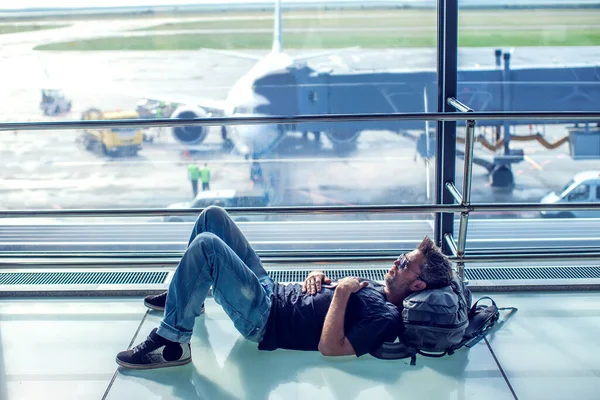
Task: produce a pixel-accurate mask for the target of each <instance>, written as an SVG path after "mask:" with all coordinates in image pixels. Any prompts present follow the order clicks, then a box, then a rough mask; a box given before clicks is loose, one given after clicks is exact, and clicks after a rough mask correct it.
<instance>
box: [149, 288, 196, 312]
mask: <svg viewBox="0 0 600 400" xmlns="http://www.w3.org/2000/svg"><path fill="white" fill-rule="evenodd" d="M167 293H169V292H164V293H161V294H156V295H151V296H146V297H145V298H144V305H145V306H146V307H148V308H149V309H151V310H156V311H165V304H167ZM202 313H204V304H202V310H201V311H200V314H202Z"/></svg>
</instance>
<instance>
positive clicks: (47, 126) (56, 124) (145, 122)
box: [0, 100, 600, 132]
mask: <svg viewBox="0 0 600 400" xmlns="http://www.w3.org/2000/svg"><path fill="white" fill-rule="evenodd" d="M456 102H457V100H454V103H452V104H457V103H456ZM462 106H464V105H462ZM464 107H466V106H464ZM499 119H505V120H512V121H530V120H532V119H534V120H535V119H537V120H548V121H553V120H554V121H563V120H571V121H574V122H577V121H598V120H600V112H583V111H582V112H578V111H565V112H475V111H473V112H470V113H469V115H468V116H467V115H465V114H458V113H443V112H442V113H440V112H430V113H422V112H420V113H393V114H327V115H297V116H277V117H214V118H177V119H170V118H162V119H137V120H131V119H121V120H110V121H108V120H102V121H100V120H99V121H94V120H86V121H76V120H75V121H39V122H2V123H0V132H2V131H23V130H27V131H45V130H56V129H70V130H73V129H86V128H119V127H136V128H151V127H169V126H193V125H198V126H221V125H263V124H265V125H267V124H299V123H305V122H340V121H345V122H352V121H466V120H479V121H485V120H499Z"/></svg>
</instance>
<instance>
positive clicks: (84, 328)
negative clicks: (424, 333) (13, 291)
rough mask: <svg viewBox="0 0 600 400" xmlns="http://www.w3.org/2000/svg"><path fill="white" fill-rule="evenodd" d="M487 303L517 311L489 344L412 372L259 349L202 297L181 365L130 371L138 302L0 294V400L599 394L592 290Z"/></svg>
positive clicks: (142, 322) (151, 315) (152, 315)
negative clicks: (125, 362)
mask: <svg viewBox="0 0 600 400" xmlns="http://www.w3.org/2000/svg"><path fill="white" fill-rule="evenodd" d="M481 295H482V294H480V293H475V294H474V297H476V298H478V297H479V296H481ZM493 296H494V298H495V299H496V300H497V301H498V303H499V305H500V306H516V307H518V308H519V311H518V312H517V313H515V314H514V315H513V316H512V317H511V318H510V319H509V320H508V322H506V323H505V324H504V325H502V326H501V327H500V328H498V329H496V330H495V331H494V332H492V333H491V334H490V335H489V336H488V340H489V345H490V346H489V347H488V345H487V344H486V343H485V342H480V343H479V344H478V345H476V346H475V347H473V348H472V349H470V350H461V351H459V352H457V353H456V354H454V355H453V356H448V357H444V358H441V359H431V358H424V357H420V358H418V359H417V365H416V366H410V365H409V362H408V361H407V360H397V361H381V360H377V359H374V358H372V357H371V356H363V357H361V358H359V359H356V358H354V357H343V358H337V359H326V358H324V357H322V356H321V355H320V354H319V353H317V352H293V351H284V350H277V351H273V352H263V351H259V350H258V349H257V347H256V344H253V343H251V342H247V341H245V340H243V339H241V337H240V336H239V334H238V333H237V332H236V331H235V329H234V328H233V325H232V324H231V322H230V321H229V320H228V319H227V316H226V315H225V314H224V312H223V311H222V310H221V308H220V307H219V306H218V305H216V304H215V303H214V301H213V300H212V299H210V300H207V304H206V306H207V313H206V314H205V315H203V316H201V317H199V318H198V319H197V322H196V328H195V332H194V337H193V340H192V354H193V359H194V362H193V364H189V365H187V366H183V367H175V368H167V369H163V370H155V371H135V372H130V371H126V370H122V369H118V368H117V365H116V364H115V361H114V357H115V355H116V354H117V352H119V351H120V350H124V349H126V348H127V347H128V346H129V345H130V344H131V343H132V342H133V343H134V344H137V343H139V342H140V341H141V340H142V339H143V338H145V337H146V335H147V334H148V333H149V332H150V330H151V329H152V328H153V327H155V326H156V325H157V324H158V322H159V321H160V318H161V315H160V313H156V312H154V311H152V312H147V311H146V309H145V308H144V306H143V305H142V303H141V299H138V298H118V299H117V298H103V299H97V298H79V299H74V298H64V299H0V340H1V346H0V399H19V400H23V399H102V398H107V399H126V400H135V399H196V398H198V399H210V400H213V399H214V400H219V399H286V400H287V399H319V400H321V399H378V400H379V399H400V398H401V399H412V398H418V399H484V398H485V399H514V398H518V399H577V400H583V399H598V398H600V397H599V395H598V391H599V390H600V346H599V345H598V339H597V335H598V333H599V332H600V294H599V293H580V292H578V293H521V294H497V295H493ZM503 316H504V317H505V316H506V315H505V314H503ZM503 373H504V374H503Z"/></svg>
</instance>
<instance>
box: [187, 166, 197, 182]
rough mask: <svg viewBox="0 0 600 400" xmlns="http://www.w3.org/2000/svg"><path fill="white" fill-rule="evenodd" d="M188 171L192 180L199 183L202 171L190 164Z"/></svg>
mask: <svg viewBox="0 0 600 400" xmlns="http://www.w3.org/2000/svg"><path fill="white" fill-rule="evenodd" d="M188 171H189V173H190V179H191V180H192V181H197V180H198V178H199V177H200V171H199V170H198V166H197V165H196V164H190V165H189V166H188Z"/></svg>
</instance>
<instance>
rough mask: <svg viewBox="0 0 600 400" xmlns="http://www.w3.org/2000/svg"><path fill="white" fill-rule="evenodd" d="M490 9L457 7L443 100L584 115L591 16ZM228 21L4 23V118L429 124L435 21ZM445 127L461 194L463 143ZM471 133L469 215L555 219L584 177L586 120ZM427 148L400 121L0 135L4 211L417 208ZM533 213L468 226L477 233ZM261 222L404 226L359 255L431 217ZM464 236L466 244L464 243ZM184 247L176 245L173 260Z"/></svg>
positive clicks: (429, 160) (251, 17) (16, 19)
mask: <svg viewBox="0 0 600 400" xmlns="http://www.w3.org/2000/svg"><path fill="white" fill-rule="evenodd" d="M500 3H501V4H495V5H493V6H490V7H491V8H488V7H485V8H481V7H478V6H476V5H473V4H471V3H469V4H467V3H462V2H461V8H460V10H459V15H458V18H459V21H458V22H459V25H458V28H459V33H460V35H459V38H458V42H457V45H458V49H459V52H458V70H459V71H458V85H457V86H458V95H457V97H458V99H459V100H460V101H462V102H464V103H465V104H466V105H467V106H469V107H471V108H472V109H473V110H475V111H503V110H504V111H536V110H538V111H565V110H573V111H595V110H597V104H598V103H599V102H600V98H599V97H598V93H600V91H599V90H598V89H599V87H600V83H599V80H598V76H600V70H599V67H598V66H597V59H598V49H600V46H599V43H598V41H597V37H598V35H597V34H596V33H597V32H596V31H597V26H596V25H597V21H598V18H599V17H600V14H599V12H600V11H599V10H598V8H597V7H579V6H577V7H575V6H566V5H564V4H562V3H560V2H559V1H558V0H557V4H556V6H555V7H546V6H537V7H533V6H531V7H530V6H516V5H514V4H513V3H512V2H509V1H508V0H507V1H506V4H503V3H502V2H500ZM463 4H464V5H463ZM211 7H213V6H211ZM244 7H246V8H237V6H236V7H234V8H232V6H231V5H230V4H229V3H227V2H222V3H219V4H216V5H214V7H213V8H210V7H209V8H206V7H199V6H194V5H190V6H186V7H171V6H168V5H166V3H165V5H164V7H162V8H160V7H159V8H149V9H144V11H143V12H138V11H139V9H136V10H137V11H133V12H131V10H127V11H124V10H117V11H115V10H101V11H100V12H101V13H104V12H105V11H106V13H110V14H102V15H99V16H93V15H88V14H86V15H83V14H81V12H80V11H78V10H67V11H61V12H58V13H55V14H52V16H51V17H48V16H47V15H41V14H39V15H33V14H26V15H25V14H22V13H21V14H18V13H17V14H11V16H10V17H11V18H13V19H12V20H10V19H7V22H6V25H3V27H2V28H1V29H2V30H1V31H0V39H2V40H5V41H6V42H5V43H6V44H7V46H12V47H10V48H14V49H17V50H19V51H14V52H7V53H6V56H5V58H4V60H3V62H2V63H1V64H0V84H1V86H2V88H3V90H4V92H5V93H6V96H4V97H2V99H0V105H1V106H2V109H3V111H4V113H3V115H2V118H3V120H4V121H13V122H14V121H63V120H89V119H94V120H98V119H101V120H109V121H110V120H115V119H138V118H144V119H155V118H172V119H177V118H194V117H209V118H210V117H236V116H241V115H261V116H265V115H266V116H282V115H283V116H291V115H298V114H313V115H314V114H317V115H318V114H340V113H347V114H356V113H361V114H363V113H376V114H385V113H392V112H407V113H410V112H434V111H437V107H438V100H439V98H438V97H439V96H438V95H439V93H438V87H437V78H438V75H439V74H438V71H437V68H438V65H437V54H436V45H437V43H436V41H437V39H436V30H437V10H436V9H435V5H430V6H429V7H422V8H418V9H417V8H411V7H404V6H395V5H394V6H385V7H383V6H381V5H378V6H377V7H372V8H371V7H366V6H364V5H362V6H361V7H359V8H356V7H354V6H350V5H348V6H346V5H344V6H328V7H322V6H319V5H314V4H308V3H307V4H303V5H299V3H297V2H288V1H286V0H283V1H281V2H278V1H276V0H274V1H273V2H272V3H269V4H264V5H261V6H260V7H258V8H255V7H254V6H244ZM378 7H379V8H378ZM382 7H383V8H382ZM23 13H25V12H23ZM106 15H110V18H111V32H110V34H106V32H104V33H103V34H102V35H98V36H97V37H96V36H95V34H93V32H92V33H89V32H88V33H82V32H84V30H78V27H80V26H82V22H83V21H86V22H87V21H96V23H98V24H102V23H104V21H105V19H106ZM11 21H13V22H11ZM30 22H31V24H30ZM13 25H14V26H13ZM34 25H35V27H34ZM89 26H93V25H89ZM40 27H41V28H40ZM584 28H585V29H584ZM37 31H39V32H37ZM457 125H458V132H457V136H458V140H457V150H458V151H457V154H458V158H457V160H456V184H457V187H460V185H461V184H462V167H463V158H462V156H461V153H462V149H463V147H462V145H463V141H464V131H465V130H464V123H462V122H459V123H458V124H457ZM476 136H477V143H476V145H475V158H474V159H475V163H476V166H475V167H474V170H473V185H472V197H471V201H472V202H474V203H477V202H484V203H499V202H501V203H510V202H522V201H525V202H531V203H539V202H544V201H557V202H558V201H560V199H561V195H564V194H565V193H564V191H565V190H566V188H567V187H570V186H571V185H572V183H573V182H574V180H573V179H572V178H573V177H574V176H575V175H576V174H578V173H581V172H585V171H593V170H595V169H597V160H598V157H599V153H600V145H599V144H598V137H599V136H600V128H599V127H598V123H597V121H583V122H578V123H574V122H571V121H543V122H539V121H526V123H519V124H516V123H514V121H477V125H476ZM435 138H436V123H434V122H431V121H430V122H427V121H412V120H411V121H385V122H384V121H378V122H373V121H356V122H344V121H335V122H322V123H297V124H288V123H286V124H271V125H247V126H232V125H225V126H210V127H203V126H187V127H173V128H171V127H160V128H158V127H154V128H143V129H132V128H125V127H122V128H118V127H115V128H109V129H108V128H107V129H105V128H102V129H91V128H89V129H82V130H56V131H29V132H28V131H15V132H14V133H13V132H10V133H9V134H7V133H6V132H4V133H2V136H1V139H0V145H1V147H0V149H1V150H0V152H1V153H0V154H2V157H1V158H2V166H3V168H2V169H0V171H1V172H0V180H1V181H2V186H3V188H4V192H3V196H2V197H1V199H0V207H1V208H2V209H6V210H15V209H26V210H27V209H113V208H164V207H171V208H173V207H178V208H190V207H194V208H196V207H202V205H203V204H215V201H216V200H214V199H213V200H201V201H196V202H195V199H197V197H198V195H199V194H201V193H202V192H209V191H210V192H215V193H213V196H215V198H217V197H218V196H220V195H219V194H217V193H216V192H223V191H229V192H231V193H233V194H231V195H230V197H227V198H221V197H218V198H219V199H221V200H219V201H220V202H222V204H225V205H226V206H227V207H247V206H250V207H254V206H257V207H263V206H264V207H265V208H268V207H270V206H273V207H274V206H322V205H341V206H344V205H346V206H353V205H388V204H432V203H433V202H434V201H435V193H436V187H437V185H438V182H435V176H436V174H435V165H436V161H437V160H436V154H435V152H436V140H435ZM203 167H206V169H207V170H208V171H209V174H208V175H202V174H203V173H202V169H203ZM202 176H204V177H205V178H202ZM207 176H210V177H209V178H206V177H207ZM194 177H195V178H194ZM193 178H194V179H193ZM203 179H207V181H206V182H204V183H205V185H203V182H202V180H203ZM194 181H195V182H194ZM561 188H562V189H561ZM249 192H251V193H252V194H251V195H250V196H251V197H250V198H248V197H246V193H249ZM255 193H259V194H258V195H255ZM228 196H229V195H228ZM232 199H246V200H232ZM219 204H221V203H219ZM541 216H542V214H541V213H540V212H537V211H536V212H524V213H519V214H518V216H515V214H514V213H503V212H494V213H489V214H483V215H482V214H473V224H478V223H480V222H481V221H476V220H477V219H479V218H480V219H482V220H483V219H495V220H496V219H511V218H516V217H518V218H526V219H535V218H539V217H541ZM188 219H189V218H188ZM188 219H186V220H185V221H188ZM192 219H193V218H192ZM274 219H287V220H294V221H298V220H302V221H304V220H311V221H312V220H315V221H323V220H329V219H334V220H343V221H348V220H351V221H358V222H361V221H363V220H386V221H392V220H399V221H401V224H397V225H396V224H391V223H390V224H389V225H386V228H385V229H382V230H381V238H379V239H381V240H382V241H383V244H382V243H380V242H376V241H374V242H373V243H374V244H369V245H367V244H365V249H366V250H378V249H381V248H397V247H398V246H400V245H399V244H398V243H402V246H406V247H407V248H408V247H410V246H412V244H414V243H415V242H416V241H417V240H418V237H421V236H424V235H426V234H427V235H433V233H434V226H433V224H432V221H433V220H434V216H433V215H432V214H431V213H421V214H416V215H408V214H398V213H395V214H393V213H390V214H377V213H373V214H356V215H350V214H343V215H312V216H304V215H295V214H294V215H289V216H281V215H279V216H277V217H276V218H274ZM134 220H135V221H137V222H140V223H143V222H156V221H157V220H156V218H154V217H150V218H145V217H144V218H142V217H136V218H134ZM159 220H160V221H172V220H173V219H168V218H167V219H159ZM82 221H90V219H83V220H82ZM93 221H98V220H97V219H94V220H93ZM188 222H189V221H188ZM403 225H404V226H405V227H410V228H406V230H407V231H410V232H411V233H410V235H407V234H405V233H402V232H404V230H403V229H404V228H403V227H402V226H403ZM388 228H389V229H388ZM165 229H170V228H165ZM267 229H268V228H267ZM348 232H352V230H351V229H350V230H348ZM468 232H469V237H472V235H474V234H475V232H477V230H476V229H473V230H469V231H468ZM357 235H358V234H357ZM350 236H351V234H348V237H350ZM409 236H410V238H409ZM186 239H187V235H180V236H178V237H177V238H173V241H179V243H180V244H178V245H177V248H178V249H180V248H182V246H184V245H185V240H186ZM359 239H360V238H359ZM410 241H413V242H410ZM409 242H410V243H409ZM114 246H116V247H115V248H117V247H118V246H117V245H114ZM293 246H299V245H293ZM293 246H292V247H293ZM331 246H333V248H334V249H336V250H343V249H344V247H343V246H342V245H339V244H336V245H331ZM336 246H337V247H336ZM292 247H290V248H289V249H292ZM28 248H29V247H27V248H23V249H24V250H27V249H28ZM296 249H298V248H296Z"/></svg>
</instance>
